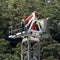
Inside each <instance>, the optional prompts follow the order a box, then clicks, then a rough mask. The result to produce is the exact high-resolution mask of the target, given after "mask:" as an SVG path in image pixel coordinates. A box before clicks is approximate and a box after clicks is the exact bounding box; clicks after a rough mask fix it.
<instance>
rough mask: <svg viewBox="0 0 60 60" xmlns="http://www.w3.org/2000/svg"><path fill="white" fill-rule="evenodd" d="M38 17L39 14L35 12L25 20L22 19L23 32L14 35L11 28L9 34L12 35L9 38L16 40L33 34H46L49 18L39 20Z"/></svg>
mask: <svg viewBox="0 0 60 60" xmlns="http://www.w3.org/2000/svg"><path fill="white" fill-rule="evenodd" d="M37 16H38V13H37V12H36V11H34V12H32V13H31V14H30V15H29V16H28V17H26V18H25V19H22V22H21V25H22V27H21V28H20V29H21V30H20V31H18V32H17V33H15V34H12V33H13V32H12V31H13V29H12V28H11V29H10V32H9V33H10V35H9V36H8V38H13V39H15V38H18V37H20V36H23V35H26V34H29V33H32V34H42V33H43V32H44V33H45V32H46V26H47V20H48V18H45V19H39V20H38V18H37ZM12 27H13V26H12Z"/></svg>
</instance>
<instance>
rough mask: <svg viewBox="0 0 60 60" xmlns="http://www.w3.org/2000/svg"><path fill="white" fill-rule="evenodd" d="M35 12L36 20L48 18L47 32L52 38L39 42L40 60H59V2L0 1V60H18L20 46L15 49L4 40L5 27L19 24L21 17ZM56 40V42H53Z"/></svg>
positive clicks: (43, 0)
mask: <svg viewBox="0 0 60 60" xmlns="http://www.w3.org/2000/svg"><path fill="white" fill-rule="evenodd" d="M33 11H37V12H38V13H39V17H38V18H47V17H48V18H49V21H48V27H47V28H49V30H48V32H49V33H50V34H51V35H52V38H53V39H52V38H51V37H50V38H48V39H43V40H41V42H40V43H41V59H42V60H43V59H45V60H60V43H58V42H57V41H59V40H60V25H59V24H58V23H59V21H60V0H53V1H52V0H51V1H50V2H48V1H47V0H0V60H20V58H21V53H20V52H21V51H20V49H21V46H20V45H21V44H20V43H18V44H17V45H16V47H15V48H12V47H11V46H10V42H8V41H7V40H4V39H3V38H4V34H6V31H7V30H8V28H7V27H9V26H10V25H11V22H12V25H14V24H17V23H20V22H21V20H22V19H23V16H25V15H26V16H28V15H29V14H30V13H31V12H33ZM55 40H57V41H55Z"/></svg>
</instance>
